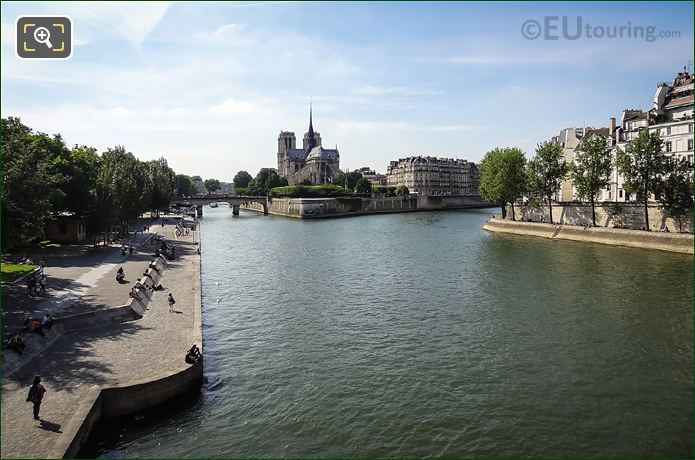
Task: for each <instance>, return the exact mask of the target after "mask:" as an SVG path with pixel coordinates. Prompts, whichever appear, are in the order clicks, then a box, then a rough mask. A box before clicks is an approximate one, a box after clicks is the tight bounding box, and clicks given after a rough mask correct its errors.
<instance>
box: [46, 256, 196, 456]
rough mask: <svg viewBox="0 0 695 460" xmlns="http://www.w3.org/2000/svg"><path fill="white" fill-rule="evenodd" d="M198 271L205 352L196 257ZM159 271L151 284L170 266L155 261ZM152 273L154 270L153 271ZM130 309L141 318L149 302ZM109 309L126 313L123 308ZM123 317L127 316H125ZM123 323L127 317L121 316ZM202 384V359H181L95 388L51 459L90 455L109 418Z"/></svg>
mask: <svg viewBox="0 0 695 460" xmlns="http://www.w3.org/2000/svg"><path fill="white" fill-rule="evenodd" d="M194 257H195V269H194V273H193V275H194V276H193V290H194V294H193V307H194V312H193V313H194V319H193V331H192V336H193V340H194V342H195V343H196V344H197V345H198V347H199V348H200V351H201V353H203V329H202V288H201V266H200V254H196V255H195V256H194ZM156 262H158V263H157V267H158V269H159V271H156V270H153V271H152V272H151V274H152V278H153V279H148V283H149V284H150V285H151V284H152V283H156V282H157V281H158V280H159V279H161V278H162V273H163V270H164V269H165V268H166V266H167V265H168V264H167V262H166V261H165V260H164V259H163V258H158V259H157V260H156ZM150 270H152V269H150ZM127 306H128V307H130V308H131V315H133V314H134V315H135V318H133V317H131V320H134V319H140V318H142V316H143V315H144V313H145V310H146V309H147V302H143V301H138V300H136V299H131V300H130V302H129V303H128V305H127ZM110 310H123V307H118V308H117V309H109V310H108V311H110ZM123 315H126V314H125V313H123ZM120 318H123V319H124V320H127V319H125V318H126V316H121V317H120ZM109 319H110V320H112V321H114V320H115V321H118V320H119V317H118V316H113V315H110V317H109ZM62 322H63V323H64V324H69V325H70V326H69V327H70V328H71V329H72V330H76V329H75V328H76V327H77V328H79V327H80V325H81V324H82V322H83V321H82V319H80V320H78V321H75V320H74V319H72V318H70V319H68V318H64V319H62ZM202 382H203V360H202V359H201V360H200V361H198V362H197V363H195V364H192V365H190V364H187V363H185V362H183V360H181V365H180V367H179V369H176V370H174V371H169V372H162V373H159V374H157V375H153V376H150V377H147V378H144V379H139V380H134V381H129V382H126V383H123V384H120V385H116V386H108V387H99V386H93V387H92V388H90V389H89V390H88V391H87V394H86V397H85V398H84V399H83V400H82V402H81V403H80V406H79V407H78V408H77V411H76V412H75V414H74V415H73V417H72V418H71V420H70V422H69V423H68V424H67V426H66V427H65V429H64V433H65V436H63V437H62V438H61V440H60V441H59V442H58V443H57V444H56V446H55V448H54V450H53V451H52V453H51V455H50V456H49V458H76V457H79V456H89V452H85V450H86V449H87V448H88V446H91V445H93V444H94V438H95V436H96V435H97V434H98V427H99V425H100V424H101V423H103V422H104V421H106V420H108V419H114V418H118V417H123V416H127V415H132V414H136V413H139V412H143V411H146V410H149V409H152V408H155V407H158V406H162V405H165V404H167V403H169V402H173V401H177V400H179V399H182V398H184V397H186V396H188V395H191V394H193V393H195V392H196V391H199V389H200V386H201V385H202Z"/></svg>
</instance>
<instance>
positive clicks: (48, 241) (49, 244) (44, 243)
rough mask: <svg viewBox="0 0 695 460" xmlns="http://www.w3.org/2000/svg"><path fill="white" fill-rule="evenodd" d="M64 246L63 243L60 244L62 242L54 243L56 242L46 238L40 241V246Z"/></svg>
mask: <svg viewBox="0 0 695 460" xmlns="http://www.w3.org/2000/svg"><path fill="white" fill-rule="evenodd" d="M62 246H63V245H62V244H60V243H54V242H53V241H51V240H45V241H41V242H40V243H39V247H40V248H60V247H62Z"/></svg>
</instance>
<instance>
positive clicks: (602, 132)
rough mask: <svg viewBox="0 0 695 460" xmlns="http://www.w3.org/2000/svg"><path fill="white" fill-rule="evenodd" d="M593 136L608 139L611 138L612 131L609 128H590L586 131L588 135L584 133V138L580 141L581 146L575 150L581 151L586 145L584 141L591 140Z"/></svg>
mask: <svg viewBox="0 0 695 460" xmlns="http://www.w3.org/2000/svg"><path fill="white" fill-rule="evenodd" d="M591 136H601V137H603V138H604V139H608V138H609V137H610V129H609V128H589V129H587V130H586V133H584V137H582V139H581V140H580V141H579V144H577V146H576V147H575V148H574V150H581V149H582V145H583V144H584V141H586V140H587V139H589V138H590V137H591Z"/></svg>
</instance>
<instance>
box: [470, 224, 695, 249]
mask: <svg viewBox="0 0 695 460" xmlns="http://www.w3.org/2000/svg"><path fill="white" fill-rule="evenodd" d="M483 229H485V230H487V231H490V232H498V233H511V234H515V235H525V236H536V237H541V238H549V239H556V240H567V241H578V242H585V243H598V244H606V245H611V246H625V247H631V248H642V249H654V250H659V251H669V252H677V253H681V254H693V235H692V234H685V233H663V232H646V231H642V230H629V229H617V228H603V227H588V228H587V227H580V226H576V225H560V224H556V225H552V224H546V223H540V222H520V221H512V220H507V219H501V218H499V217H495V218H492V219H490V220H488V221H487V222H486V223H485V225H484V226H483Z"/></svg>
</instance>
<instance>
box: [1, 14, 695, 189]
mask: <svg viewBox="0 0 695 460" xmlns="http://www.w3.org/2000/svg"><path fill="white" fill-rule="evenodd" d="M32 14H36V15H68V16H70V17H71V19H72V23H73V28H74V39H75V44H74V51H73V56H72V58H71V59H69V60H64V61H58V60H51V61H31V60H20V59H18V58H17V57H16V56H15V51H14V50H15V48H14V47H15V34H14V24H15V20H16V18H17V16H20V15H32ZM1 17H2V56H1V57H2V60H1V61H0V62H1V64H0V84H1V87H0V95H1V97H2V99H1V104H0V112H1V114H2V117H8V116H17V117H20V118H21V119H22V121H23V122H24V123H25V124H27V125H28V126H30V127H31V128H33V129H34V130H36V131H40V132H45V133H49V134H55V133H60V134H61V135H62V136H63V138H64V139H65V141H66V143H67V144H68V146H72V145H74V144H80V145H90V146H93V147H96V148H97V149H98V150H99V151H103V150H105V149H107V148H109V147H112V146H115V145H123V146H125V147H126V149H127V150H129V151H131V152H133V154H135V156H137V157H138V158H140V159H141V160H150V159H153V158H159V157H161V156H163V157H165V158H166V159H167V160H168V162H169V165H170V166H171V167H172V168H173V169H174V170H175V171H176V172H177V173H184V174H189V175H200V176H202V177H203V178H216V179H219V180H221V181H225V182H231V180H232V178H233V177H234V175H235V174H236V172H237V171H239V170H242V169H243V170H247V171H249V172H250V173H251V174H252V175H255V174H256V172H257V171H258V170H259V169H260V168H262V167H276V165H277V137H278V134H279V132H280V131H281V130H289V131H294V132H295V134H296V135H297V138H298V141H299V143H301V138H302V136H303V134H304V132H305V131H306V130H307V127H308V115H309V104H310V103H311V104H313V112H314V129H315V130H316V131H318V132H320V133H321V138H322V141H323V145H324V147H326V148H333V147H335V146H337V147H338V149H339V151H340V161H341V162H340V167H341V169H346V168H347V169H355V168H359V167H362V166H369V167H371V168H373V169H376V170H377V171H378V172H382V173H384V172H385V171H386V166H387V165H388V163H389V161H391V160H396V159H398V158H404V157H407V156H411V155H431V156H439V157H449V158H451V157H455V158H465V159H468V160H471V161H479V160H481V159H482V158H483V156H484V155H485V153H486V152H487V151H489V150H491V149H493V148H495V147H507V146H516V147H520V148H522V149H523V150H524V151H525V152H526V153H527V155H528V156H531V155H532V154H533V152H534V149H535V147H536V145H537V143H538V142H541V141H544V140H547V139H549V138H550V137H552V136H554V135H557V134H558V133H559V131H560V130H561V129H563V128H566V127H572V126H594V127H599V126H607V124H608V119H609V118H610V117H618V120H619V116H620V112H621V111H622V110H623V109H626V108H641V109H645V110H647V109H649V108H651V106H652V99H653V97H654V92H655V90H656V86H657V84H658V83H660V82H663V81H667V82H670V81H672V80H673V78H674V76H675V75H676V73H677V72H679V71H682V70H683V67H684V66H688V65H689V64H692V63H689V60H691V59H692V57H693V54H694V50H693V3H692V2H653V3H651V2H634V3H628V2H616V3H609V2H600V3H599V2H597V3H550V2H539V3H520V2H503V3H487V2H481V3H473V2H465V3H454V2H446V3H437V2H423V3H418V2H403V3H401V2H389V3H341V2H330V3H328V2H327V3H323V2H210V3H201V2H195V3H187V2H174V3H167V2H152V3H142V2H123V3H119V2H105V3H90V2H66V3H59V2H45V3H44V2H2V14H1ZM554 17H557V18H560V19H554ZM562 17H567V18H568V19H567V22H568V29H567V32H568V34H567V35H568V37H570V38H573V37H574V36H575V35H576V26H575V24H576V21H577V20H581V21H582V22H581V25H582V29H581V30H582V35H581V36H579V37H576V39H569V38H567V37H565V36H563V35H562ZM546 18H549V19H546ZM527 21H538V22H537V23H536V24H537V25H539V26H540V28H541V30H542V34H541V36H540V37H538V38H535V39H528V38H525V36H524V34H523V32H526V33H527V34H528V35H533V34H534V33H535V32H537V31H538V29H535V30H534V29H533V24H530V25H529V24H528V23H527ZM546 21H547V22H546ZM555 25H559V31H558V29H553V26H555ZM527 26H528V27H530V29H529V28H526V27H527ZM587 26H589V27H588V29H589V30H588V31H587ZM620 26H623V28H624V31H623V37H622V38H620V37H605V36H604V37H601V38H598V37H596V36H595V35H600V34H599V33H598V32H596V31H597V30H598V29H601V28H603V29H610V28H611V27H620ZM635 26H642V27H654V28H655V31H656V34H657V35H659V34H661V35H660V36H657V37H656V38H655V39H654V40H647V39H645V37H644V36H641V37H634V36H632V37H628V36H627V33H628V30H629V29H630V28H631V27H635ZM626 27H627V29H625V28H626ZM672 32H676V35H679V36H677V37H674V36H673V35H674V34H672ZM616 33H617V32H616ZM589 35H591V36H589ZM614 35H615V34H614ZM666 35H670V36H666ZM555 37H557V38H558V39H557V40H552V38H555ZM546 38H547V39H546ZM690 70H691V72H692V70H693V67H691V68H690ZM618 123H619V121H618Z"/></svg>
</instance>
